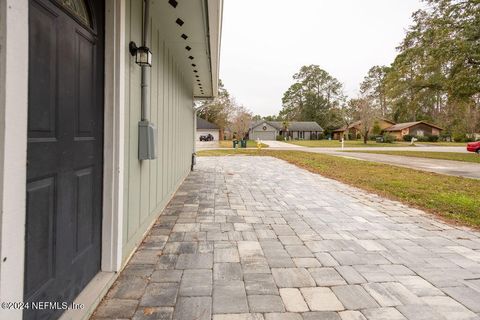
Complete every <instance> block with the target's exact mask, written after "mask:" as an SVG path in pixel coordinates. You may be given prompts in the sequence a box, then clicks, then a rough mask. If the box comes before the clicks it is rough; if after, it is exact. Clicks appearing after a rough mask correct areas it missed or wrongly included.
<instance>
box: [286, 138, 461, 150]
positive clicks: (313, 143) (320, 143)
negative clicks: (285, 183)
mask: <svg viewBox="0 0 480 320" xmlns="http://www.w3.org/2000/svg"><path fill="white" fill-rule="evenodd" d="M287 142H288V143H291V144H296V145H298V146H302V147H311V148H340V147H341V146H342V144H341V143H340V141H338V140H293V141H287ZM416 144H417V145H432V146H439V147H440V146H442V147H458V146H466V145H467V144H466V143H463V142H462V143H461V142H416ZM344 146H345V148H349V147H351V148H362V147H415V146H412V145H410V142H405V141H397V142H394V143H377V142H375V141H367V144H364V143H363V140H345V145H344Z"/></svg>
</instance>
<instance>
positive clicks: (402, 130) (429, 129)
mask: <svg viewBox="0 0 480 320" xmlns="http://www.w3.org/2000/svg"><path fill="white" fill-rule="evenodd" d="M442 130H443V128H441V127H439V126H436V125H434V124H431V123H428V122H425V121H416V122H404V123H397V124H395V125H393V126H391V127H389V128H386V129H385V130H384V132H386V133H389V134H391V135H393V136H395V138H396V139H397V140H403V137H404V136H405V135H407V134H408V135H411V136H417V137H422V136H439V135H440V133H441V132H442Z"/></svg>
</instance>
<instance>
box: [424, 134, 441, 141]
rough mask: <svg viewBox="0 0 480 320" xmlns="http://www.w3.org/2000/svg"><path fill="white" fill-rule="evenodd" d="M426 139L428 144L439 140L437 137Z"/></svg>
mask: <svg viewBox="0 0 480 320" xmlns="http://www.w3.org/2000/svg"><path fill="white" fill-rule="evenodd" d="M427 137H428V142H437V141H438V138H439V136H431V135H429V136H427Z"/></svg>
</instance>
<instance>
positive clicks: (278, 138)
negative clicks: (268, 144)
mask: <svg viewBox="0 0 480 320" xmlns="http://www.w3.org/2000/svg"><path fill="white" fill-rule="evenodd" d="M276 139H277V141H284V140H285V138H284V137H283V136H282V135H280V134H279V135H278V136H277V138H276Z"/></svg>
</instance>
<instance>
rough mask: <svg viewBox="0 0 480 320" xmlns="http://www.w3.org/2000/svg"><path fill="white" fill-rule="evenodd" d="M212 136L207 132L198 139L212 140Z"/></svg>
mask: <svg viewBox="0 0 480 320" xmlns="http://www.w3.org/2000/svg"><path fill="white" fill-rule="evenodd" d="M213 139H214V138H213V136H212V135H211V134H210V133H209V134H206V135H203V136H200V141H213Z"/></svg>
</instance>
